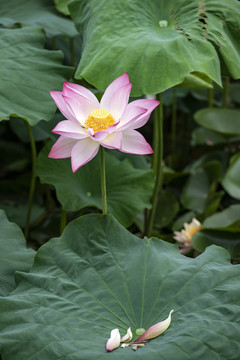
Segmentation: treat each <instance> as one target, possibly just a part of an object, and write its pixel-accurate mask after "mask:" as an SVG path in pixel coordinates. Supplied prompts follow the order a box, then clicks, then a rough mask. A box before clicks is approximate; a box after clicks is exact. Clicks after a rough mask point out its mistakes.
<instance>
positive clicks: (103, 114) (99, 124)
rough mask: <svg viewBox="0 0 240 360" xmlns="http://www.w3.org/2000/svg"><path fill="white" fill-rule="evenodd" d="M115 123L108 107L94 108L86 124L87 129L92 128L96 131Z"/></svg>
mask: <svg viewBox="0 0 240 360" xmlns="http://www.w3.org/2000/svg"><path fill="white" fill-rule="evenodd" d="M114 123H115V120H114V118H113V117H112V115H111V114H109V112H108V111H107V110H106V109H94V110H93V111H92V112H91V114H90V115H88V118H87V120H86V121H85V123H84V125H85V127H86V129H89V128H91V129H93V131H94V132H95V133H96V132H98V131H101V130H106V129H107V128H108V127H109V126H111V125H113V124H114Z"/></svg>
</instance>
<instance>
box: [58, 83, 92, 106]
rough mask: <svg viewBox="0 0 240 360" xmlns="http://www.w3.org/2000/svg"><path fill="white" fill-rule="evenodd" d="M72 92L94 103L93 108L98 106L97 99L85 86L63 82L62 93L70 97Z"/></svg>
mask: <svg viewBox="0 0 240 360" xmlns="http://www.w3.org/2000/svg"><path fill="white" fill-rule="evenodd" d="M72 92H73V93H75V94H77V95H80V96H83V97H85V98H87V99H88V100H90V101H91V102H92V103H93V104H94V106H95V109H97V108H98V107H99V102H98V99H97V98H96V96H95V95H94V94H93V93H92V92H91V91H90V90H88V89H87V88H85V87H83V86H81V85H78V84H73V83H69V82H65V83H64V84H63V94H64V95H66V96H69V97H71V96H72Z"/></svg>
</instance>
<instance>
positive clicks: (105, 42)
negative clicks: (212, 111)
mask: <svg viewBox="0 0 240 360" xmlns="http://www.w3.org/2000/svg"><path fill="white" fill-rule="evenodd" d="M69 9H70V12H71V15H72V18H73V20H74V21H75V23H76V26H77V28H78V30H79V32H80V33H82V34H83V38H84V42H83V53H82V58H81V60H80V63H79V66H78V69H77V72H76V77H77V78H80V77H83V78H84V79H86V80H87V81H88V82H89V83H91V84H93V85H94V86H95V87H97V88H99V89H101V90H104V89H105V88H106V87H107V86H108V85H109V83H111V82H112V81H113V80H114V79H115V78H117V77H118V76H119V75H121V74H123V73H125V72H126V71H127V72H128V73H129V75H130V80H131V82H132V83H133V90H132V95H142V94H152V93H153V94H155V93H159V92H162V91H164V90H166V89H168V88H171V87H173V86H174V85H176V84H180V83H182V82H183V81H184V79H185V77H186V76H187V75H188V74H190V73H192V72H197V73H202V74H205V75H206V76H207V77H208V78H211V79H213V80H214V81H215V82H217V83H218V84H221V79H220V61H219V57H220V59H221V61H222V62H223V65H224V67H225V68H227V69H228V71H229V72H230V74H231V75H232V77H234V78H238V77H240V43H239V41H238V38H239V25H240V20H239V11H240V4H239V3H238V2H237V1H235V0H229V1H228V6H227V10H228V11H227V10H226V2H225V0H219V1H216V0H208V1H205V2H204V3H203V2H200V1H198V0H193V1H189V0H182V1H179V0H172V1H168V0H143V1H141V2H139V0H132V1H125V0H119V1H117V2H116V1H115V0H102V1H101V2H99V1H98V0H76V1H73V2H72V3H71V4H70V5H69ZM116 19H117V20H116ZM218 54H219V55H218ZM109 69H111V71H109Z"/></svg>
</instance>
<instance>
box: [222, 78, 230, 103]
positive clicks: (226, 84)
mask: <svg viewBox="0 0 240 360" xmlns="http://www.w3.org/2000/svg"><path fill="white" fill-rule="evenodd" d="M228 96H229V77H228V76H225V82H224V87H223V107H227V106H228Z"/></svg>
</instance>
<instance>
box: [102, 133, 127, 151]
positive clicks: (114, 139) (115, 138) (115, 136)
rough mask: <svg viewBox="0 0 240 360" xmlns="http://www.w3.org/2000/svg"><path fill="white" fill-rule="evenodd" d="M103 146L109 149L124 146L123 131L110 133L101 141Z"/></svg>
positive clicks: (119, 148)
mask: <svg viewBox="0 0 240 360" xmlns="http://www.w3.org/2000/svg"><path fill="white" fill-rule="evenodd" d="M99 142H100V144H101V145H102V146H104V147H105V148H108V149H118V150H121V148H122V133H121V132H115V133H112V134H109V135H108V136H107V137H105V138H104V139H102V140H101V141H99Z"/></svg>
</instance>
